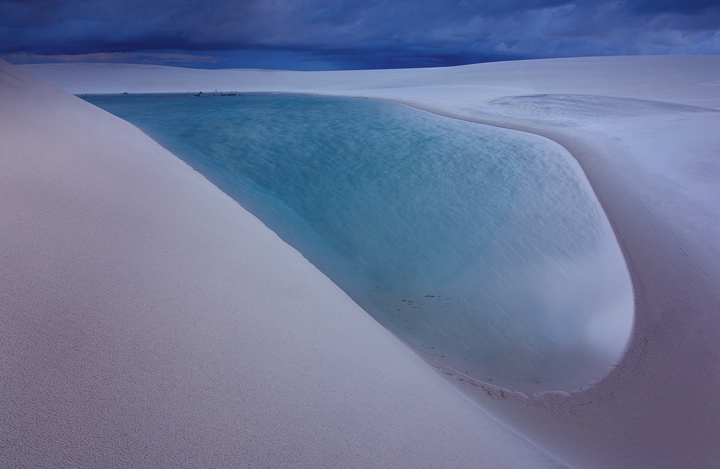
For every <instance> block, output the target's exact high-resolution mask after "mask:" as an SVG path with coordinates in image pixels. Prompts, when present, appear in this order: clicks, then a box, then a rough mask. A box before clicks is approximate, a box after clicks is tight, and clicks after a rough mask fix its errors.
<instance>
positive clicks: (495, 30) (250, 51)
mask: <svg viewBox="0 0 720 469" xmlns="http://www.w3.org/2000/svg"><path fill="white" fill-rule="evenodd" d="M719 1H720V0H715V1H708V0H685V1H676V0H653V1H651V0H639V1H634V2H631V1H612V0H601V1H575V2H568V1H565V0H508V1H504V2H498V1H469V0H444V1H443V0H415V1H397V0H396V1H391V0H367V1H329V0H246V1H229V0H220V1H215V2H203V1H197V0H92V1H90V0H74V1H59V0H49V1H40V0H38V1H2V0H0V53H3V54H11V55H10V56H9V57H14V58H15V59H16V60H22V57H25V58H26V59H28V60H32V58H33V57H36V56H37V55H43V56H45V57H47V56H60V55H62V56H68V55H79V56H80V55H81V56H85V57H90V56H88V55H87V54H100V53H104V54H110V55H107V57H116V58H117V57H124V58H125V59H128V58H131V57H132V56H131V54H135V53H143V54H145V56H144V57H150V56H151V55H152V54H156V56H157V57H158V61H159V62H162V61H163V60H164V59H162V58H161V57H162V55H161V54H165V56H164V57H168V54H170V55H173V56H177V57H180V56H186V57H200V56H203V57H204V56H210V57H213V58H214V59H213V60H209V61H208V66H214V65H213V64H218V63H219V64H220V65H219V66H222V64H223V63H225V65H224V66H251V67H252V66H257V64H258V63H270V64H271V65H272V66H275V67H277V66H280V67H282V63H283V61H285V62H286V63H287V64H289V65H288V66H287V68H313V67H314V68H387V67H416V66H437V65H457V64H462V63H472V62H481V61H488V60H503V59H511V58H528V57H559V56H574V55H609V54H638V53H641V54H642V53H720V34H718V29H719V28H720V7H719V5H718V2H719ZM113 54H114V55H113ZM123 54H124V55H123ZM148 54H150V55H148ZM189 61H190V62H194V63H195V66H197V65H198V62H197V61H193V60H191V59H189ZM304 63H305V64H314V65H312V66H310V65H308V67H303V64H304Z"/></svg>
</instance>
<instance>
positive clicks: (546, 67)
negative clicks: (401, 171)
mask: <svg viewBox="0 0 720 469" xmlns="http://www.w3.org/2000/svg"><path fill="white" fill-rule="evenodd" d="M719 59H720V58H718V57H634V58H633V57H620V58H595V59H562V60H548V61H527V62H516V63H498V64H483V65H477V66H468V67H457V68H451V69H428V70H421V71H408V70H397V71H374V72H369V71H368V72H303V73H301V72H267V71H196V70H173V69H166V68H157V67H142V66H127V67H124V68H118V67H117V66H112V65H110V66H92V65H66V66H63V65H45V66H26V67H24V68H25V69H27V70H29V71H31V72H33V73H35V74H37V75H38V76H40V77H42V78H45V79H47V80H48V81H50V82H53V83H55V84H57V85H58V86H60V87H62V88H64V89H66V90H69V91H71V92H74V93H83V92H86V93H97V92H124V91H128V92H157V91H160V90H163V91H199V90H200V89H204V90H205V91H214V90H215V89H218V90H222V91H230V90H233V91H296V92H313V93H319V94H335V95H347V96H363V97H371V98H377V99H389V100H393V101H399V102H403V103H406V104H409V105H412V106H415V107H418V108H421V109H425V110H428V111H431V112H436V113H438V114H443V115H447V116H451V117H457V118H462V119H466V120H471V121H475V122H481V123H486V124H490V125H496V126H500V127H506V128H514V129H516V130H522V131H527V132H531V133H535V134H538V135H542V136H545V137H547V138H550V139H552V140H555V141H556V142H558V143H560V144H561V145H563V146H564V147H565V148H567V149H568V150H569V151H570V152H571V153H572V154H573V155H574V156H575V157H576V158H577V159H578V161H579V162H580V164H581V166H582V167H583V169H584V171H585V173H586V175H587V176H588V179H589V180H590V183H591V185H592V186H593V188H594V190H595V192H596V194H597V196H598V199H599V200H600V202H601V204H602V205H603V207H604V208H605V211H606V213H607V215H608V218H609V220H610V223H611V224H612V226H613V229H614V231H615V233H616V235H617V238H618V241H619V243H620V246H621V248H622V250H623V253H624V255H625V258H626V260H627V263H628V267H629V270H630V273H631V277H632V280H633V285H634V290H635V302H636V323H635V328H634V333H633V334H634V335H633V339H632V342H631V344H630V348H629V351H628V353H627V355H626V356H625V358H624V359H623V361H622V362H621V363H620V365H619V366H618V367H617V368H616V369H615V370H614V371H613V372H612V373H611V374H610V375H609V376H608V377H607V378H606V379H605V380H603V381H602V382H601V383H599V384H598V385H596V386H595V387H593V388H591V389H589V390H587V391H584V392H581V393H576V394H573V395H571V396H563V395H559V394H553V395H548V396H547V397H546V398H544V399H539V400H532V399H526V398H523V397H521V396H518V395H513V394H512V393H506V392H500V391H498V390H496V389H493V388H488V387H476V386H473V385H467V384H466V383H465V382H463V383H458V381H457V380H454V379H453V378H452V377H450V381H451V382H454V383H456V384H457V385H458V386H459V388H460V389H462V390H463V391H464V392H465V393H466V394H469V395H471V396H473V397H474V399H475V400H476V402H478V403H479V404H480V405H481V406H482V407H483V408H484V409H487V410H489V411H490V412H491V413H492V414H493V415H495V416H497V418H499V419H500V420H502V421H504V422H509V423H510V424H511V426H513V427H514V428H516V429H517V430H518V431H520V433H522V434H524V435H526V436H528V437H529V438H530V439H531V440H532V441H534V442H535V443H536V444H538V445H539V446H540V447H542V448H545V449H547V450H548V451H549V452H551V453H552V454H555V455H557V456H558V457H560V458H562V459H564V460H566V461H567V462H568V463H570V464H571V465H572V466H577V467H612V468H615V467H648V468H651V467H652V468H660V467H668V468H671V467H673V468H674V467H712V465H713V464H715V462H716V461H718V460H720V450H718V449H717V444H716V443H717V441H718V438H720V404H718V403H717V399H716V396H717V395H718V392H719V391H720V365H719V363H720V318H719V317H718V314H717V313H718V311H720V293H718V292H720V288H719V287H720V280H719V279H720V275H719V273H720V248H718V245H719V243H717V236H718V232H720V216H719V214H720V209H719V208H718V207H717V204H716V203H715V201H716V200H720V194H719V193H718V187H720V185H718V180H719V179H720V163H719V162H718V161H717V157H716V151H717V148H720V136H718V134H720V133H719V132H717V129H718V128H720V116H719V114H718V113H717V112H716V111H714V109H715V108H717V107H718V106H720V60H719ZM118 70H122V72H123V73H117V72H118ZM0 102H2V101H0ZM6 125H9V124H6V123H4V124H3V126H6ZM18 145H20V144H18ZM273 249H275V248H274V247H273ZM283 256H285V254H283ZM320 277H322V276H320ZM278 288H280V287H278ZM322 291H323V292H325V290H322ZM323 294H324V293H323ZM344 307H345V306H344ZM347 307H349V306H347ZM369 334H370V336H372V337H375V336H376V334H377V332H372V333H369ZM413 373H415V374H417V373H421V372H420V371H419V369H418V370H416V371H413ZM423 373H424V372H423ZM413 376H415V375H413ZM418 376H419V375H418ZM423 376H425V375H424V374H423ZM475 384H477V383H475ZM356 385H357V384H356ZM403 389H405V388H403ZM402 392H405V391H402ZM438 392H439V393H440V394H438V395H443V398H449V396H445V394H444V393H443V392H441V391H438ZM415 402H417V401H415ZM452 405H456V404H452ZM418 418H424V417H418ZM476 418H477V417H476ZM370 420H371V418H370V417H369V416H368V418H367V422H368V423H367V425H368V427H367V428H371V427H372V426H373V425H374V424H373V423H372V422H371V421H370ZM444 421H445V420H443V422H444ZM447 422H448V425H452V424H453V423H454V422H456V420H454V418H447ZM454 437H458V433H457V432H456V431H454V432H453V438H454ZM463 438H470V437H467V436H464V437H463ZM451 439H452V438H451ZM470 439H472V438H470ZM419 446H422V445H419ZM501 446H503V444H501ZM413 448H414V450H417V448H416V447H413ZM435 449H437V448H435ZM448 449H449V448H448ZM466 449H467V448H466ZM505 449H506V450H507V451H508V452H510V453H513V452H515V450H514V449H510V446H506V447H505ZM455 450H457V448H456V449H455ZM455 450H452V451H450V453H453V454H455V453H454V451H455ZM483 452H484V451H483ZM406 456H407V455H406ZM465 456H467V457H468V461H474V463H473V464H474V465H478V464H479V462H478V461H479V459H474V458H477V457H479V456H478V455H463V457H465ZM380 457H381V458H382V456H380ZM454 457H458V456H457V454H455V456H454ZM400 460H402V461H403V463H406V464H405V465H407V464H411V463H409V462H407V460H403V459H400ZM415 460H416V461H424V462H426V463H427V464H428V465H431V464H429V462H427V461H429V460H425V459H424V457H420V459H415ZM376 461H377V460H376ZM514 463H515V464H519V465H518V466H517V467H528V466H527V462H520V463H518V462H517V460H516V461H515V462H514ZM512 464H513V463H509V465H508V466H507V467H512ZM523 464H525V466H523ZM488 467H490V466H488ZM493 467H498V466H493Z"/></svg>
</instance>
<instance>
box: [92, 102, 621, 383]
mask: <svg viewBox="0 0 720 469" xmlns="http://www.w3.org/2000/svg"><path fill="white" fill-rule="evenodd" d="M86 99H87V100H88V101H89V102H91V103H92V104H95V105H96V106H99V107H101V108H103V109H105V110H107V111H109V112H111V113H113V114H115V115H117V116H119V117H121V118H123V119H125V120H127V121H129V122H131V123H133V124H135V125H136V126H138V127H139V128H141V129H142V130H143V131H145V132H146V133H147V134H148V135H150V136H151V137H153V138H154V139H155V140H156V141H158V142H159V143H160V144H162V145H163V146H165V147H166V148H168V149H169V150H170V151H172V152H173V153H174V154H175V155H177V156H179V157H181V158H182V159H184V160H185V161H186V162H187V163H188V164H189V165H191V166H192V167H193V168H195V169H196V170H198V171H199V172H201V173H202V174H203V175H205V177H207V178H208V179H209V180H210V181H211V182H213V183H214V184H216V185H217V186H218V187H219V188H220V189H222V190H223V191H224V192H226V193H227V194H228V195H230V196H231V197H233V198H235V199H236V200H237V201H238V202H239V203H240V204H241V205H243V206H244V207H245V208H246V209H248V210H249V211H251V212H252V213H254V214H255V215H256V216H257V217H258V218H259V219H260V220H262V221H263V222H264V223H265V224H266V225H267V226H268V227H270V228H271V229H272V230H273V231H275V232H276V233H278V234H279V235H280V236H281V237H282V238H283V239H284V240H285V241H287V242H288V243H289V244H291V245H293V246H294V247H295V248H296V249H297V250H298V251H300V252H301V253H302V254H303V255H304V256H305V257H306V258H307V259H308V260H310V261H311V262H312V263H313V264H315V265H316V266H317V267H318V268H319V269H320V270H322V271H323V272H324V273H325V274H326V275H327V276H328V277H329V278H330V279H332V280H333V281H334V282H335V283H336V284H337V285H339V286H340V287H341V288H343V289H344V290H345V291H346V292H347V293H348V294H349V295H350V296H351V297H352V298H353V299H354V300H355V301H356V302H357V303H358V304H359V305H360V306H362V307H363V308H364V309H365V310H366V311H367V312H368V313H370V314H371V315H372V316H373V317H375V318H376V319H377V320H378V321H379V322H380V323H381V324H383V325H384V326H386V327H387V328H388V329H389V330H390V331H392V332H394V333H395V334H397V335H398V336H399V337H400V338H402V339H403V340H405V341H406V342H407V343H409V344H410V345H412V346H413V347H415V348H416V349H418V350H420V351H422V352H424V353H425V354H426V355H427V356H429V357H431V358H433V359H435V360H437V361H438V362H440V363H442V364H444V365H446V366H449V367H450V368H452V369H454V370H456V371H457V372H459V373H462V374H467V375H468V376H471V377H473V378H475V379H478V380H482V381H485V382H488V383H492V384H496V385H499V386H503V387H507V388H510V389H515V390H519V391H523V392H528V393H532V392H539V391H547V390H572V389H577V388H580V387H583V386H586V385H588V384H590V383H592V382H594V381H596V380H598V379H599V378H601V377H602V376H603V375H604V374H606V373H607V372H608V370H609V369H611V367H612V366H613V364H614V363H616V362H617V361H618V360H619V358H620V357H621V355H622V353H623V351H624V348H625V346H626V343H627V340H628V338H629V335H630V332H631V329H632V321H633V298H632V289H631V285H630V280H629V276H628V273H627V269H626V267H625V263H624V260H623V258H622V255H621V253H620V249H619V247H618V245H617V242H616V240H615V237H614V235H613V233H612V230H611V228H610V225H609V223H608V221H607V219H606V217H605V214H604V213H603V211H602V209H601V207H600V205H599V203H598V202H597V200H596V198H595V196H594V194H593V193H592V191H591V189H590V186H589V184H588V182H587V180H586V179H585V177H584V175H583V174H582V171H581V170H580V168H579V166H578V165H577V163H576V162H575V161H574V160H573V159H572V157H571V156H570V155H569V154H568V153H567V152H566V151H564V150H563V149H562V148H561V147H559V146H558V145H555V144H554V143H552V142H549V141H547V140H545V139H542V138H539V137H535V136H531V135H526V134H521V133H518V132H511V131H506V130H501V129H495V128H491V127H487V126H481V125H478V124H473V123H468V122H463V121H458V120H454V119H449V118H444V117H440V116H436V115H433V114H430V113H426V112H423V111H419V110H415V109H412V108H409V107H406V106H403V105H400V104H396V103H389V102H380V101H371V100H363V99H351V98H334V97H317V96H304V95H283V94H250V95H233V96H212V95H210V96H200V97H196V96H184V95H145V96H138V95H129V96H90V97H87V98H86ZM238 242H242V240H241V239H239V240H238ZM348 372H349V373H352V370H348Z"/></svg>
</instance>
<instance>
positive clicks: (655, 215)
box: [0, 56, 720, 468]
mask: <svg viewBox="0 0 720 469" xmlns="http://www.w3.org/2000/svg"><path fill="white" fill-rule="evenodd" d="M23 68H24V69H25V70H28V71H30V72H32V73H33V74H36V75H37V76H39V77H41V78H43V79H45V80H47V81H50V82H51V83H54V84H56V85H58V86H60V87H61V88H63V89H65V90H67V91H70V92H73V93H98V92H107V93H117V92H130V93H137V92H161V91H167V92H190V91H193V92H198V91H205V92H212V91H214V90H220V91H240V92H243V91H291V92H306V93H319V94H332V95H344V96H357V97H369V98H377V99H389V100H394V101H398V102H402V103H406V104H409V105H412V106H415V107H418V108H422V109H425V110H429V111H432V112H436V113H438V114H442V115H446V116H450V117H456V118H462V119H466V120H470V121H476V122H481V123H486V124H491V125H496V126H500V127H506V128H511V129H517V130H523V131H527V132H531V133H535V134H538V135H541V136H545V137H548V138H550V139H552V140H554V141H556V142H558V143H560V144H561V145H563V146H564V147H565V148H567V149H568V150H569V151H570V152H571V153H572V154H573V156H575V157H576V158H577V159H578V161H579V163H580V164H581V166H582V168H583V169H584V171H585V173H586V175H587V176H588V179H589V181H590V183H591V185H592V186H593V188H594V190H595V192H596V194H597V196H598V199H599V200H600V203H601V204H602V205H603V208H604V209H605V211H606V213H607V215H608V219H609V220H610V223H611V225H612V227H613V229H614V231H615V234H616V236H617V238H618V242H619V244H620V247H621V249H622V251H623V254H624V255H625V258H626V261H627V264H628V269H629V271H630V275H631V278H632V281H633V288H634V294H635V307H636V318H635V327H634V331H633V336H632V339H631V342H630V345H629V349H628V352H627V354H626V356H625V357H624V359H623V360H622V361H621V362H620V364H619V365H618V367H617V368H616V369H615V370H613V371H612V372H611V373H610V375H609V376H608V377H607V378H605V379H604V380H603V381H602V382H600V383H599V384H597V385H596V386H594V387H592V388H590V389H588V390H585V391H582V392H578V393H562V392H558V393H550V394H547V395H546V396H544V397H543V398H538V399H530V398H526V397H524V396H522V395H519V394H515V393H512V392H508V391H504V390H499V389H497V388H493V387H490V386H487V385H484V384H482V383H474V382H469V381H468V380H466V379H464V380H463V381H460V377H455V376H454V375H452V374H451V373H449V374H443V373H442V372H441V371H438V372H437V373H436V374H435V375H433V373H435V371H433V370H432V369H431V368H429V367H427V366H426V365H425V364H424V363H422V362H420V361H419V360H418V359H416V357H415V356H413V355H412V354H411V353H410V352H409V351H408V350H407V349H406V348H404V347H403V346H401V345H400V344H398V343H397V341H396V340H395V339H394V338H393V337H392V336H390V335H389V334H388V333H386V332H385V331H384V330H382V329H381V328H380V327H379V326H377V325H376V324H375V323H374V322H373V321H371V320H370V319H369V318H368V317H367V316H365V315H364V313H363V312H362V311H361V310H359V309H358V308H357V307H355V306H354V305H353V304H352V303H351V302H350V301H349V300H348V299H347V297H345V296H344V295H343V294H342V292H339V291H338V290H337V289H336V288H334V286H333V285H332V284H331V283H330V282H329V281H328V280H327V279H326V278H324V277H323V276H322V275H321V274H319V273H318V272H317V271H315V270H314V269H313V268H312V266H310V265H308V264H307V263H305V262H304V260H303V259H302V257H300V256H299V255H298V254H297V253H296V252H294V251H293V250H292V249H290V248H289V247H287V246H286V245H284V244H283V243H282V242H280V241H279V240H278V239H277V238H276V237H274V235H273V234H272V233H269V232H268V231H267V230H265V229H264V227H262V225H260V224H259V223H258V222H257V221H256V220H254V219H253V218H252V217H250V216H249V215H247V213H246V212H244V211H243V210H242V209H241V208H240V207H238V206H237V205H236V204H233V203H232V201H230V200H229V199H227V198H225V197H224V196H223V195H222V194H220V193H219V192H218V191H217V190H215V189H214V188H212V187H211V186H209V184H208V183H206V182H205V181H204V180H203V179H202V178H200V177H199V176H198V175H196V174H194V173H193V172H192V171H191V170H189V169H188V168H187V167H184V166H183V165H182V164H181V163H179V162H178V161H177V160H175V159H174V158H173V157H172V155H169V154H168V153H167V152H164V151H163V150H162V149H160V148H158V147H156V146H155V145H154V144H153V143H152V142H151V141H149V140H148V139H147V138H146V137H144V136H143V135H142V134H141V133H140V132H139V131H137V130H135V129H134V128H132V127H131V126H129V125H127V124H123V123H122V122H118V120H117V119H113V118H111V117H109V116H107V115H106V114H104V113H102V112H100V111H98V110H95V109H93V108H92V107H90V106H88V105H86V104H83V103H81V102H80V101H79V100H77V99H74V98H72V97H70V96H69V95H65V94H62V93H60V92H58V91H56V90H54V89H51V88H48V87H46V86H44V85H42V84H40V83H38V82H35V81H33V80H32V79H30V78H27V76H26V75H25V74H21V73H20V72H17V71H16V70H15V69H13V68H11V67H9V66H7V65H3V69H2V75H0V77H2V80H1V81H0V82H1V83H2V88H1V90H2V91H1V92H2V94H1V95H0V105H1V106H2V113H1V114H0V119H2V121H1V122H2V124H0V132H2V142H3V147H2V151H3V157H2V159H1V161H2V164H3V168H2V170H1V171H0V177H3V178H5V179H4V180H3V184H1V185H0V190H2V191H3V192H2V194H3V195H2V198H1V200H2V201H3V211H2V214H1V216H2V221H0V223H2V224H1V225H0V227H1V230H2V236H3V242H2V249H3V265H2V270H1V271H0V272H1V275H3V280H2V286H1V288H2V289H3V292H2V301H3V304H2V310H1V311H2V312H1V313H0V314H2V316H0V318H1V320H2V326H3V327H2V329H1V330H2V332H0V334H3V335H2V337H3V339H2V341H0V344H1V345H0V346H2V347H3V349H2V352H0V353H2V355H1V357H2V358H1V360H2V361H1V362H0V365H1V366H2V369H0V370H1V371H0V372H1V373H2V378H3V380H2V383H3V384H2V386H3V388H2V397H1V399H2V401H1V402H3V403H4V404H3V406H4V407H3V408H2V409H0V411H1V412H3V414H2V415H0V421H2V422H3V424H2V427H1V429H2V432H3V433H2V440H0V444H2V447H3V448H6V447H8V448H10V451H9V453H8V454H11V456H12V457H14V458H17V459H14V461H21V460H22V458H23V457H27V458H35V459H27V460H28V461H41V462H43V463H48V464H50V463H52V462H53V461H55V460H60V459H57V458H63V457H64V458H70V459H64V461H67V460H70V461H72V460H73V458H83V459H82V460H83V461H88V460H90V461H91V462H95V461H96V460H93V459H88V458H102V457H104V455H105V454H111V455H113V456H112V458H113V460H116V461H117V460H121V459H119V458H121V457H123V458H138V459H135V461H145V460H152V459H151V458H158V459H154V460H153V461H157V462H158V463H164V462H168V463H170V464H172V463H174V462H177V461H183V459H182V458H183V457H186V458H187V461H189V462H188V464H191V465H192V464H194V463H197V462H198V461H201V460H200V459H193V458H197V457H198V455H199V454H203V455H208V456H207V457H208V458H211V457H215V458H219V459H216V460H217V461H221V462H230V461H233V460H232V458H234V457H235V458H239V459H236V460H235V461H243V462H246V463H248V464H253V463H257V462H267V461H270V462H267V464H268V465H273V464H275V463H274V461H277V464H280V465H281V464H283V463H284V462H287V461H294V462H297V464H299V465H302V464H303V463H306V464H316V463H318V462H320V463H321V464H326V465H330V466H333V465H338V464H340V465H353V464H357V465H368V464H370V465H377V464H380V465H382V464H385V465H400V466H406V467H411V466H415V465H418V464H421V465H428V466H438V465H445V466H448V467H457V466H458V465H469V466H472V467H502V466H498V464H499V463H496V462H494V461H488V459H485V460H484V459H483V458H498V461H500V459H501V458H511V457H512V458H515V459H502V464H505V465H506V466H507V467H542V466H541V465H540V464H541V463H539V462H538V461H541V460H543V459H542V458H543V457H546V456H543V455H542V454H540V453H538V452H537V450H536V449H534V448H532V447H530V446H529V445H528V444H527V443H524V442H523V441H521V440H519V439H517V438H516V437H515V436H514V435H513V434H511V433H510V432H508V431H506V430H503V429H502V427H501V426H499V425H496V424H494V422H488V420H487V419H486V417H485V416H484V414H483V413H482V411H480V410H479V409H480V407H482V408H483V409H485V410H487V411H488V412H490V413H491V414H492V415H494V416H495V417H496V418H497V419H498V420H499V421H502V422H504V423H505V424H507V425H509V426H510V427H511V428H513V429H514V430H516V431H517V432H519V433H520V434H522V435H524V436H525V437H527V438H528V439H529V440H530V441H532V442H533V443H534V444H536V445H537V446H538V447H540V448H543V449H544V450H546V451H548V452H549V453H551V454H553V455H554V456H555V457H557V458H558V459H561V460H564V461H566V462H567V463H568V464H569V465H570V466H572V467H588V468H680V467H683V468H685V467H687V468H695V467H697V468H712V467H718V461H720V445H719V444H718V441H720V401H719V400H718V398H717V396H718V395H720V240H719V239H718V238H719V237H720V236H719V233H720V204H718V201H719V200H720V159H718V149H720V113H718V107H720V57H716V56H708V57H703V56H694V57H683V56H672V57H658V56H652V57H651V56H646V57H605V58H579V59H552V60H535V61H522V62H503V63H491V64H480V65H471V66H464V67H454V68H438V69H424V70H385V71H361V72H277V71H260V70H254V71H253V70H251V71H247V70H223V71H206V70H188V69H173V68H168V67H152V66H139V65H108V64H105V65H88V64H85V65H83V64H62V65H36V66H24V67H23ZM5 207H8V208H5ZM230 213H233V215H232V216H229V214H230ZM228 253H232V254H228ZM239 285H240V287H239ZM238 337H241V338H242V339H238ZM442 377H444V378H445V380H446V381H445V382H444V383H443V384H448V383H449V384H452V385H454V386H455V388H456V389H457V390H459V391H461V393H462V394H463V395H465V396H468V397H470V398H471V399H472V401H473V402H475V403H476V404H477V406H478V407H473V406H471V405H469V404H468V402H466V401H463V400H462V399H460V398H458V396H460V394H456V393H455V392H454V391H453V390H452V389H451V388H449V387H447V386H442V385H441V384H439V382H438V381H437V379H436V378H438V379H439V378H442ZM5 403H11V404H10V405H7V404H5ZM238 403H239V404H238ZM5 406H7V407H5ZM186 407H187V408H188V409H189V410H184V409H185V408H186ZM228 409H232V410H228ZM243 419H244V420H243ZM238 422H249V423H248V424H247V425H241V424H239V423H238ZM398 422H402V424H399V423H398ZM251 427H252V428H251ZM230 428H232V429H233V430H232V431H231V430H228V429H230ZM253 429H254V430H253ZM210 435H214V436H210ZM218 435H221V436H218ZM238 441H242V444H238V443H237V442H238ZM233 442H235V443H233ZM472 442H475V443H474V444H473V443H472ZM241 447H242V448H244V449H241ZM191 448H192V449H191ZM517 448H520V449H517ZM138 452H140V453H142V454H140V455H138V454H137V453H138ZM173 458H174V459H173ZM222 458H229V459H222ZM242 458H244V459H242ZM273 458H278V459H273ZM283 458H284V459H283ZM451 458H455V459H451ZM532 458H535V460H534V461H533V459H532ZM97 461H100V460H99V459H98V460H97ZM218 464H221V463H218ZM547 464H550V465H551V466H550V467H552V464H558V463H556V462H549V461H548V462H547ZM513 465H514V466H513Z"/></svg>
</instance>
